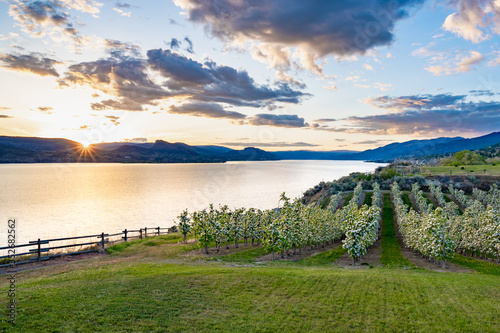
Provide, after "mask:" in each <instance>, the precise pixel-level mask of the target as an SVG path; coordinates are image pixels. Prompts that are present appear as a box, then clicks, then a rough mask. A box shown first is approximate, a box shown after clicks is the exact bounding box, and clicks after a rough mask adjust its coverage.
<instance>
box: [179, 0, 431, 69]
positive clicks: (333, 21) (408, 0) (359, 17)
mask: <svg viewBox="0 0 500 333" xmlns="http://www.w3.org/2000/svg"><path fill="white" fill-rule="evenodd" d="M423 2H424V0H395V1H390V2H388V1H382V0H372V1H364V0H353V1H322V2H321V4H320V5H319V4H318V2H317V1H303V0H277V1H252V0H237V1H234V0H210V1H209V0H174V3H175V4H176V5H177V6H179V7H181V8H183V9H185V10H186V11H187V15H188V16H187V17H188V20H190V21H191V22H195V23H200V24H203V25H204V26H205V29H206V31H207V32H208V33H209V34H210V35H212V36H214V37H216V38H219V39H221V40H222V41H224V42H226V43H227V44H231V45H240V46H241V45H244V44H246V43H249V42H250V43H257V44H267V45H269V44H271V45H276V46H277V47H278V48H281V49H283V48H295V50H296V52H294V54H296V55H297V56H298V58H300V63H301V65H302V66H303V68H306V69H308V70H310V71H311V72H313V73H316V74H319V75H322V67H323V66H322V64H317V61H318V60H319V59H320V58H324V57H327V56H336V57H339V58H346V57H349V56H352V55H355V54H365V52H366V51H368V50H370V49H372V48H374V47H377V46H383V45H389V44H391V43H392V42H393V41H394V33H393V31H394V26H395V24H396V22H398V21H399V20H401V19H403V18H405V17H407V16H408V10H409V9H410V8H413V7H415V6H416V5H420V4H421V3H423ZM257 48H260V46H257ZM260 59H265V58H263V57H261V58H260ZM273 61H274V60H271V63H272V62H273Z"/></svg>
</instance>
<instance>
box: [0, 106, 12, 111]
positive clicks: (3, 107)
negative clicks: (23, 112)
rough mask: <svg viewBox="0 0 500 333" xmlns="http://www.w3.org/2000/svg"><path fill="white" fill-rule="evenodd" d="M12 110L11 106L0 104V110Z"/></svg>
mask: <svg viewBox="0 0 500 333" xmlns="http://www.w3.org/2000/svg"><path fill="white" fill-rule="evenodd" d="M6 110H12V108H10V107H7V106H0V111H6Z"/></svg>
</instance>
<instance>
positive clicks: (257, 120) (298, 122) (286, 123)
mask: <svg viewBox="0 0 500 333" xmlns="http://www.w3.org/2000/svg"><path fill="white" fill-rule="evenodd" d="M245 124H249V125H253V126H274V127H309V124H308V123H306V122H305V120H304V118H299V116H297V115H288V114H281V115H276V114H266V113H261V114H256V115H254V116H252V117H248V118H247V119H246V121H245Z"/></svg>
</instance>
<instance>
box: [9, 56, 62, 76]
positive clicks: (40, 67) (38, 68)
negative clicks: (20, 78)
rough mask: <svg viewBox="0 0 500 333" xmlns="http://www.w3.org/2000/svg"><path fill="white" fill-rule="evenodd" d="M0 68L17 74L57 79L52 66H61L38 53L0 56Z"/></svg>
mask: <svg viewBox="0 0 500 333" xmlns="http://www.w3.org/2000/svg"><path fill="white" fill-rule="evenodd" d="M0 63H2V64H3V65H1V67H4V68H8V69H11V70H14V71H19V72H29V73H33V74H37V75H41V76H55V77H58V76H59V73H57V71H56V69H55V68H54V65H58V64H61V63H60V62H58V61H57V60H54V59H50V58H46V57H44V56H43V55H41V54H38V53H30V54H24V55H16V54H2V55H0Z"/></svg>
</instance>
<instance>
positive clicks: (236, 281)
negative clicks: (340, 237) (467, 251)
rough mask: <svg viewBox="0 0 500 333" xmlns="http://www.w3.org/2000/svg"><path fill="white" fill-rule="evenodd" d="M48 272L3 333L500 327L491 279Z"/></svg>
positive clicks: (179, 268) (28, 290)
mask: <svg viewBox="0 0 500 333" xmlns="http://www.w3.org/2000/svg"><path fill="white" fill-rule="evenodd" d="M54 273H55V272H51V270H50V269H48V270H46V271H44V272H40V273H39V274H38V275H39V276H37V277H31V278H26V279H21V280H20V282H19V284H18V286H17V289H18V316H17V323H16V326H15V327H13V326H11V325H10V324H8V323H6V322H5V320H4V319H2V321H1V322H0V330H1V331H2V332H35V331H37V332H136V331H144V332H146V331H147V332H210V331H212V332H213V331H220V332H234V331H241V332H255V331H259V332H276V331H282V332H311V331H316V332H317V331H323V332H325V331H328V332H330V331H337V332H345V331H348V330H352V331H363V332H387V331H391V332H415V331H420V332H450V331H462V332H463V331H468V332H472V331H475V332H498V331H499V330H500V302H498V300H499V299H500V285H499V280H498V277H496V276H489V275H481V274H448V273H433V272H426V271H420V270H410V271H407V270H406V271H405V270H400V269H384V268H381V269H370V270H361V269H359V270H347V269H321V268H310V267H306V268H301V267H286V268H283V267H251V268H248V267H222V266H189V265H179V264H167V263H165V264H160V263H140V262H123V263H120V264H117V263H114V264H105V265H100V266H95V267H88V268H85V269H84V268H80V269H78V270H68V271H59V272H57V273H55V274H54ZM1 287H2V290H1V292H2V293H4V292H5V288H6V286H5V283H4V282H3V281H2V285H1ZM4 318H5V316H4Z"/></svg>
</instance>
